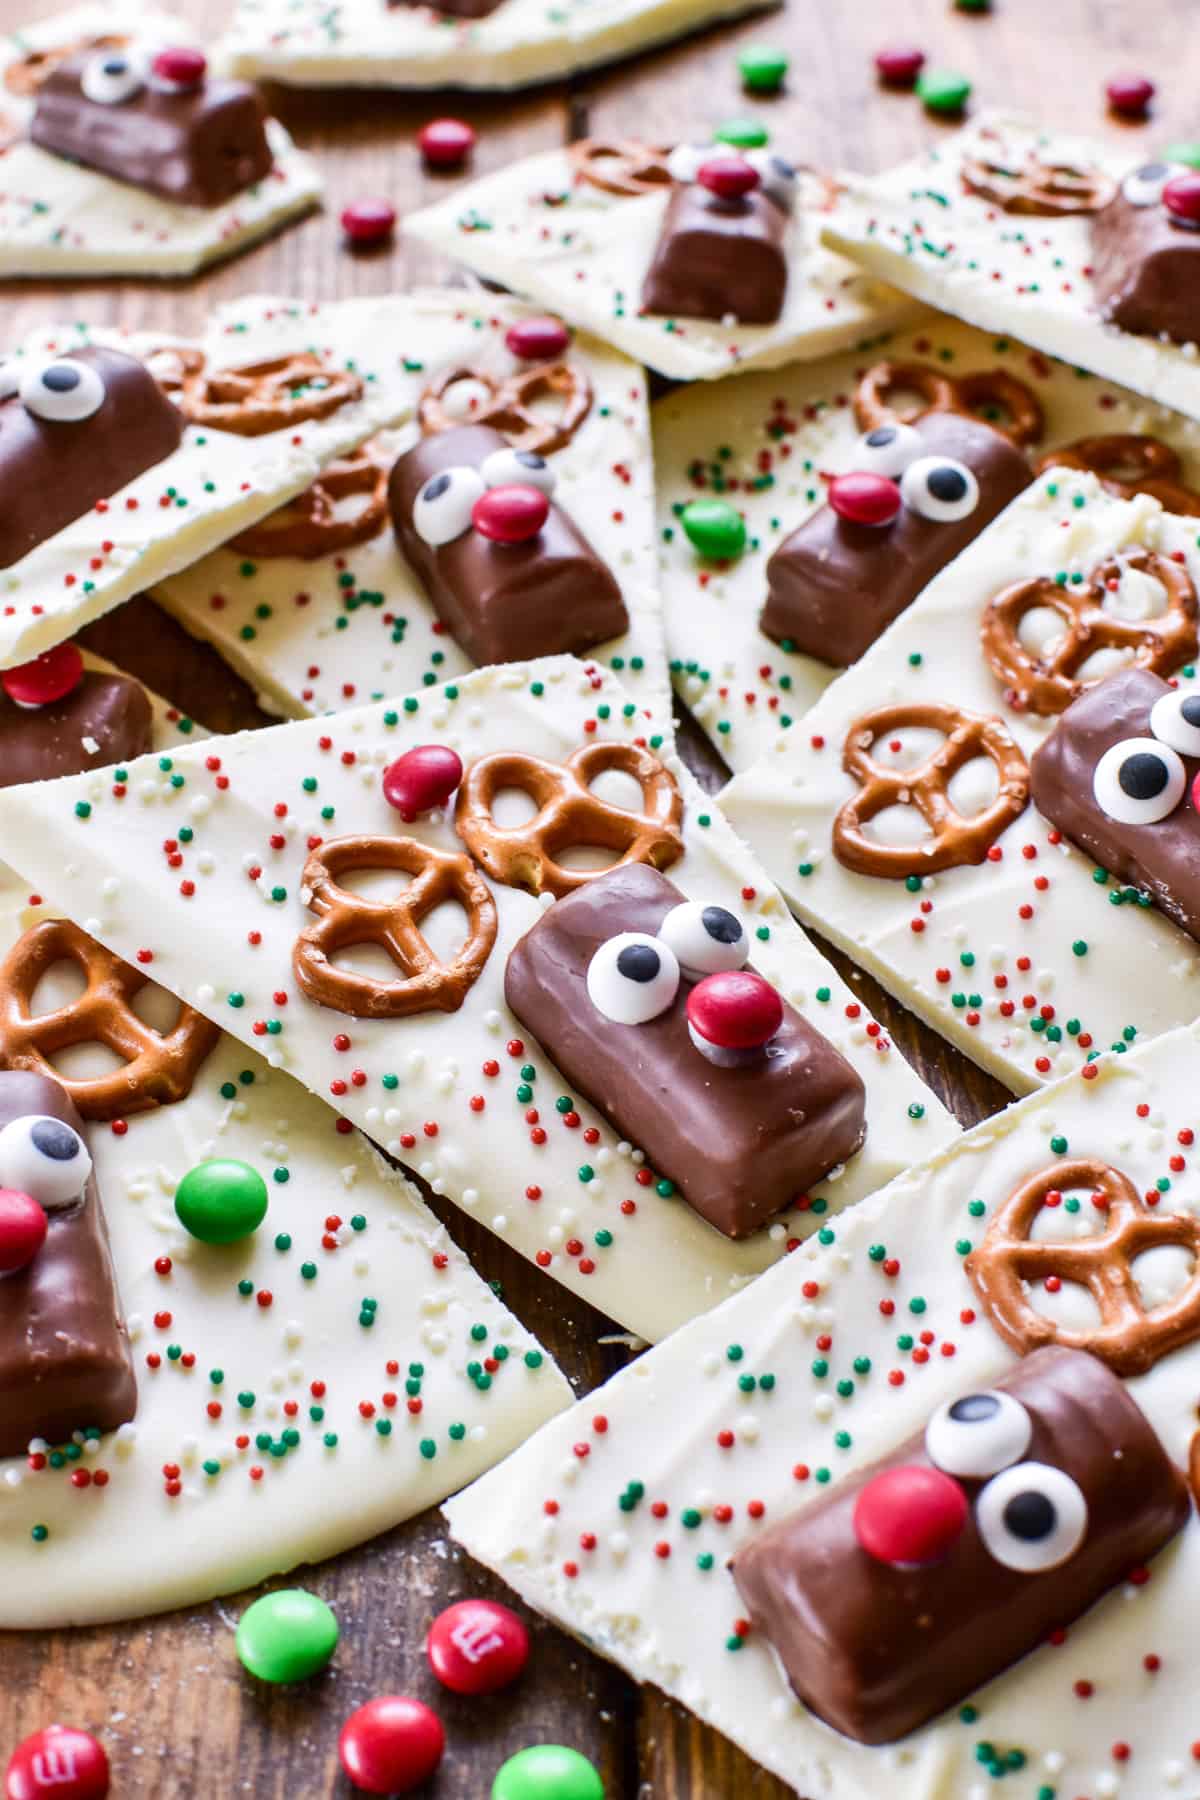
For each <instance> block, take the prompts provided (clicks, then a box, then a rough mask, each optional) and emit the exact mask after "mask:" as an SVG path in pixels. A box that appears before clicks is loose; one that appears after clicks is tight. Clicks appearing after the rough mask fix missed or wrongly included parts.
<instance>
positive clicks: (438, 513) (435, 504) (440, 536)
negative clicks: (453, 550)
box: [413, 468, 487, 550]
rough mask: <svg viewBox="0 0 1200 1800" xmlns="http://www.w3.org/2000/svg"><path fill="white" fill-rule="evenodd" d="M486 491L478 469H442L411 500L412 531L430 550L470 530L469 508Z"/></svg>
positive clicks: (451, 541)
mask: <svg viewBox="0 0 1200 1800" xmlns="http://www.w3.org/2000/svg"><path fill="white" fill-rule="evenodd" d="M486 492H487V489H486V488H485V486H484V483H483V476H482V475H481V474H480V473H479V471H478V469H468V468H460V469H442V470H441V472H440V473H439V474H437V475H431V476H430V477H429V480H428V481H427V482H426V483H425V486H424V487H423V488H422V489H421V491H420V493H419V494H418V495H417V497H416V499H415V500H414V501H413V530H414V531H415V532H416V534H417V536H418V537H419V538H423V539H424V540H425V542H426V543H427V544H428V545H429V547H430V549H431V550H437V549H440V547H441V546H442V545H443V544H452V543H453V542H454V540H455V538H459V537H461V536H462V534H463V532H464V531H470V529H471V508H472V507H473V506H474V504H475V502H476V501H477V500H478V499H479V497H480V495H481V494H485V493H486Z"/></svg>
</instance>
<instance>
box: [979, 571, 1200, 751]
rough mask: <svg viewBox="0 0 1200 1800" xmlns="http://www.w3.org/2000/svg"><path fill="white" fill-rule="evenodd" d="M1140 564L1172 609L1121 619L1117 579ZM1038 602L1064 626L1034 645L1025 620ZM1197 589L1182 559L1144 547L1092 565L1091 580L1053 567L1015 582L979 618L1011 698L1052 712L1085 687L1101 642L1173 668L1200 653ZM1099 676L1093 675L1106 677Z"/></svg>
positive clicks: (1138, 661)
mask: <svg viewBox="0 0 1200 1800" xmlns="http://www.w3.org/2000/svg"><path fill="white" fill-rule="evenodd" d="M1125 569H1134V570H1136V571H1138V572H1139V573H1140V574H1144V575H1148V576H1151V577H1152V578H1153V579H1154V580H1155V581H1158V582H1161V584H1162V585H1163V587H1164V588H1165V589H1166V592H1167V609H1166V611H1165V612H1164V613H1162V614H1161V615H1160V616H1159V617H1158V618H1156V619H1151V620H1148V621H1138V620H1133V619H1120V618H1117V617H1116V615H1115V614H1113V613H1111V612H1106V611H1105V609H1104V596H1105V592H1106V591H1107V584H1108V583H1109V582H1110V581H1119V580H1120V577H1121V574H1122V572H1123V570H1125ZM1035 608H1047V609H1049V610H1050V611H1051V612H1055V613H1057V614H1058V616H1059V618H1060V619H1061V620H1062V621H1063V625H1064V627H1065V630H1064V632H1063V635H1062V636H1061V637H1060V638H1057V639H1055V640H1053V641H1052V642H1051V643H1050V644H1048V645H1047V646H1046V648H1045V650H1044V651H1042V652H1040V653H1036V654H1035V653H1034V652H1033V651H1030V650H1027V649H1026V648H1025V646H1024V645H1023V644H1022V642H1021V637H1020V630H1021V621H1022V620H1023V619H1024V618H1025V616H1026V614H1027V613H1030V612H1032V611H1033V610H1034V609H1035ZM1196 612H1197V602H1196V590H1195V587H1194V586H1193V585H1192V579H1191V577H1190V575H1189V574H1188V572H1187V570H1186V569H1185V568H1184V567H1183V565H1182V564H1181V563H1176V562H1172V561H1171V560H1170V558H1169V557H1166V556H1159V555H1158V554H1157V552H1155V551H1153V550H1140V551H1137V552H1136V553H1135V554H1134V555H1133V556H1126V557H1122V558H1120V559H1117V558H1115V557H1114V558H1112V559H1111V560H1110V561H1108V562H1105V563H1101V564H1100V565H1099V567H1097V568H1095V569H1093V571H1092V573H1091V575H1090V576H1089V577H1088V579H1087V580H1086V581H1083V582H1080V583H1078V584H1074V585H1073V584H1072V583H1070V582H1068V583H1065V584H1062V585H1060V584H1059V583H1058V582H1056V581H1054V580H1052V579H1051V578H1050V576H1048V575H1033V576H1030V577H1029V579H1028V580H1026V581H1017V582H1014V583H1013V585H1012V586H1011V587H1007V588H1005V589H1004V590H1003V591H1002V592H1001V593H999V594H997V595H996V596H995V597H994V599H992V600H990V601H989V602H988V605H987V609H986V611H985V612H984V615H983V620H982V623H981V625H980V639H981V642H982V646H983V654H984V658H985V660H986V661H987V663H988V665H989V667H990V668H991V670H992V673H993V674H994V675H995V676H996V678H997V680H999V681H1002V682H1003V683H1004V685H1005V699H1006V700H1007V701H1008V703H1009V705H1010V706H1012V707H1014V708H1016V709H1018V710H1020V711H1022V712H1031V713H1036V714H1037V715H1038V716H1039V718H1049V717H1051V716H1052V715H1053V714H1055V713H1060V712H1065V710H1066V708H1067V707H1068V706H1070V704H1071V702H1072V700H1075V699H1077V698H1078V696H1079V695H1080V694H1081V693H1082V692H1083V690H1084V688H1085V687H1089V686H1091V685H1092V683H1091V682H1086V681H1083V680H1081V679H1080V677H1079V673H1078V671H1079V670H1080V668H1081V667H1082V666H1083V664H1084V663H1085V662H1086V661H1087V659H1088V657H1089V656H1092V655H1094V653H1095V652H1096V651H1097V650H1123V651H1129V652H1131V653H1132V654H1131V655H1130V658H1129V663H1130V666H1131V667H1133V668H1137V669H1150V670H1152V671H1153V672H1154V673H1155V674H1156V675H1169V674H1171V673H1172V671H1173V670H1175V669H1177V668H1178V667H1179V665H1180V664H1181V663H1184V662H1187V660H1188V658H1189V657H1192V656H1194V655H1195V654H1196V642H1197V640H1196ZM1099 679H1100V677H1099V676H1095V677H1093V681H1095V680H1099Z"/></svg>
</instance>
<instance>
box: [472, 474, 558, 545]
mask: <svg viewBox="0 0 1200 1800" xmlns="http://www.w3.org/2000/svg"><path fill="white" fill-rule="evenodd" d="M549 516H550V502H549V500H548V499H547V498H546V496H545V494H543V493H542V491H541V489H540V488H535V487H526V486H525V484H524V482H514V483H513V485H512V486H511V487H494V488H489V489H488V491H487V493H486V494H480V496H479V498H478V500H477V501H476V502H475V504H474V506H473V507H472V508H471V519H472V522H473V524H474V526H475V529H476V531H482V533H483V535H484V537H487V538H493V539H494V540H495V542H496V543H498V544H525V543H528V541H529V539H530V538H535V537H536V536H537V534H538V532H539V531H540V530H541V529H542V526H543V525H544V524H545V523H546V520H547V519H548V518H549Z"/></svg>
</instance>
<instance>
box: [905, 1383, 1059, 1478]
mask: <svg viewBox="0 0 1200 1800" xmlns="http://www.w3.org/2000/svg"><path fill="white" fill-rule="evenodd" d="M1032 1436H1033V1425H1032V1424H1031V1422H1030V1418H1029V1414H1028V1413H1027V1412H1026V1411H1025V1408H1024V1407H1023V1406H1022V1405H1021V1402H1020V1401H1019V1400H1014V1399H1013V1397H1012V1395H1011V1394H1003V1393H997V1392H996V1391H995V1390H994V1389H991V1388H989V1389H988V1390H987V1392H985V1393H982V1394H964V1395H963V1396H962V1398H961V1400H951V1401H950V1402H949V1403H948V1404H947V1405H945V1406H939V1407H938V1410H937V1411H936V1412H935V1413H934V1415H933V1417H932V1419H930V1421H929V1424H928V1425H927V1426H926V1428H925V1454H926V1456H928V1458H929V1460H930V1462H931V1463H932V1464H933V1466H934V1468H936V1469H942V1470H944V1471H945V1473H946V1474H947V1475H959V1476H963V1477H971V1476H973V1477H975V1478H977V1479H978V1478H979V1477H982V1476H985V1475H995V1474H996V1472H997V1471H998V1470H999V1469H1007V1468H1008V1466H1009V1464H1010V1463H1015V1462H1018V1461H1019V1460H1020V1458H1021V1457H1022V1456H1024V1454H1025V1452H1026V1450H1028V1448H1029V1440H1030V1438H1031V1437H1032Z"/></svg>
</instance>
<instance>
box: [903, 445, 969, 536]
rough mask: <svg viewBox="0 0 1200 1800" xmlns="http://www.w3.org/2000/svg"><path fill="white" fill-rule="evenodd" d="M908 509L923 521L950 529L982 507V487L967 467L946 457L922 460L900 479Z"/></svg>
mask: <svg viewBox="0 0 1200 1800" xmlns="http://www.w3.org/2000/svg"><path fill="white" fill-rule="evenodd" d="M900 494H901V498H902V499H903V501H904V504H905V506H909V507H911V508H912V510H913V512H915V513H920V515H921V517H922V518H923V519H935V520H936V521H937V522H938V523H939V524H941V525H946V524H950V523H952V522H953V521H954V520H955V519H965V518H967V517H968V516H969V515H970V514H971V513H973V512H974V511H975V508H976V507H977V506H978V505H979V483H978V482H977V481H976V479H975V477H974V476H973V475H972V473H971V471H970V469H968V468H967V466H966V464H965V463H960V462H952V461H951V460H950V458H949V457H946V456H919V457H918V458H917V460H916V462H910V463H909V465H908V467H907V468H906V469H905V471H904V474H903V475H902V476H901V477H900Z"/></svg>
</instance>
